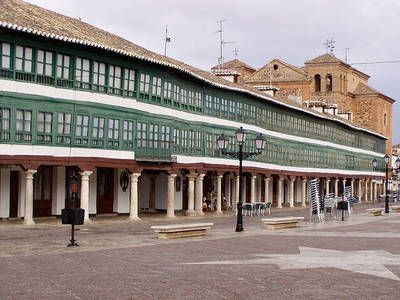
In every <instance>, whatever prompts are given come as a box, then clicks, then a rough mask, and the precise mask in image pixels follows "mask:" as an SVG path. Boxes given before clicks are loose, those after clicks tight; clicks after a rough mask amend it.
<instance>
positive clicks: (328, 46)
mask: <svg viewBox="0 0 400 300" xmlns="http://www.w3.org/2000/svg"><path fill="white" fill-rule="evenodd" d="M335 43H336V41H335V40H334V39H333V38H331V39H330V40H326V42H325V43H323V45H325V46H326V53H329V54H331V55H333V49H334V48H335V45H334V44H335Z"/></svg>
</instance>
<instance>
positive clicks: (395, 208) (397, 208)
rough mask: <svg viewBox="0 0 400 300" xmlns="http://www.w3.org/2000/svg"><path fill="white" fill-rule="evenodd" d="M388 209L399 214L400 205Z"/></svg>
mask: <svg viewBox="0 0 400 300" xmlns="http://www.w3.org/2000/svg"><path fill="white" fill-rule="evenodd" d="M390 209H391V210H392V212H394V213H398V212H400V205H393V206H391V207H390Z"/></svg>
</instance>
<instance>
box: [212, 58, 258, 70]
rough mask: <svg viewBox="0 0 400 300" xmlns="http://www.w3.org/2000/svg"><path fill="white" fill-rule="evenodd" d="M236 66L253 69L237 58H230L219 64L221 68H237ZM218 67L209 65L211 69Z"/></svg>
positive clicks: (217, 67)
mask: <svg viewBox="0 0 400 300" xmlns="http://www.w3.org/2000/svg"><path fill="white" fill-rule="evenodd" d="M238 68H246V69H250V70H253V71H255V70H256V69H254V68H253V67H251V66H249V65H248V64H246V63H244V62H242V61H241V60H239V59H232V60H230V61H227V62H225V63H223V64H222V65H221V69H238ZM215 69H219V66H218V65H215V66H213V67H211V70H215Z"/></svg>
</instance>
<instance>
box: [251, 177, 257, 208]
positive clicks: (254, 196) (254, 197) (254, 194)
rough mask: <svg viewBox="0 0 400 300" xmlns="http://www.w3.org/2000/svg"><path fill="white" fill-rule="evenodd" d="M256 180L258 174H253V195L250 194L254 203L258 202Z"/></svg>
mask: <svg viewBox="0 0 400 300" xmlns="http://www.w3.org/2000/svg"><path fill="white" fill-rule="evenodd" d="M256 180H257V175H251V186H250V187H251V191H250V193H251V196H250V202H251V203H254V202H256Z"/></svg>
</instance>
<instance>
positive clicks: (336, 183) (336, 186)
mask: <svg viewBox="0 0 400 300" xmlns="http://www.w3.org/2000/svg"><path fill="white" fill-rule="evenodd" d="M338 196H339V178H336V179H335V197H338Z"/></svg>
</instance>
